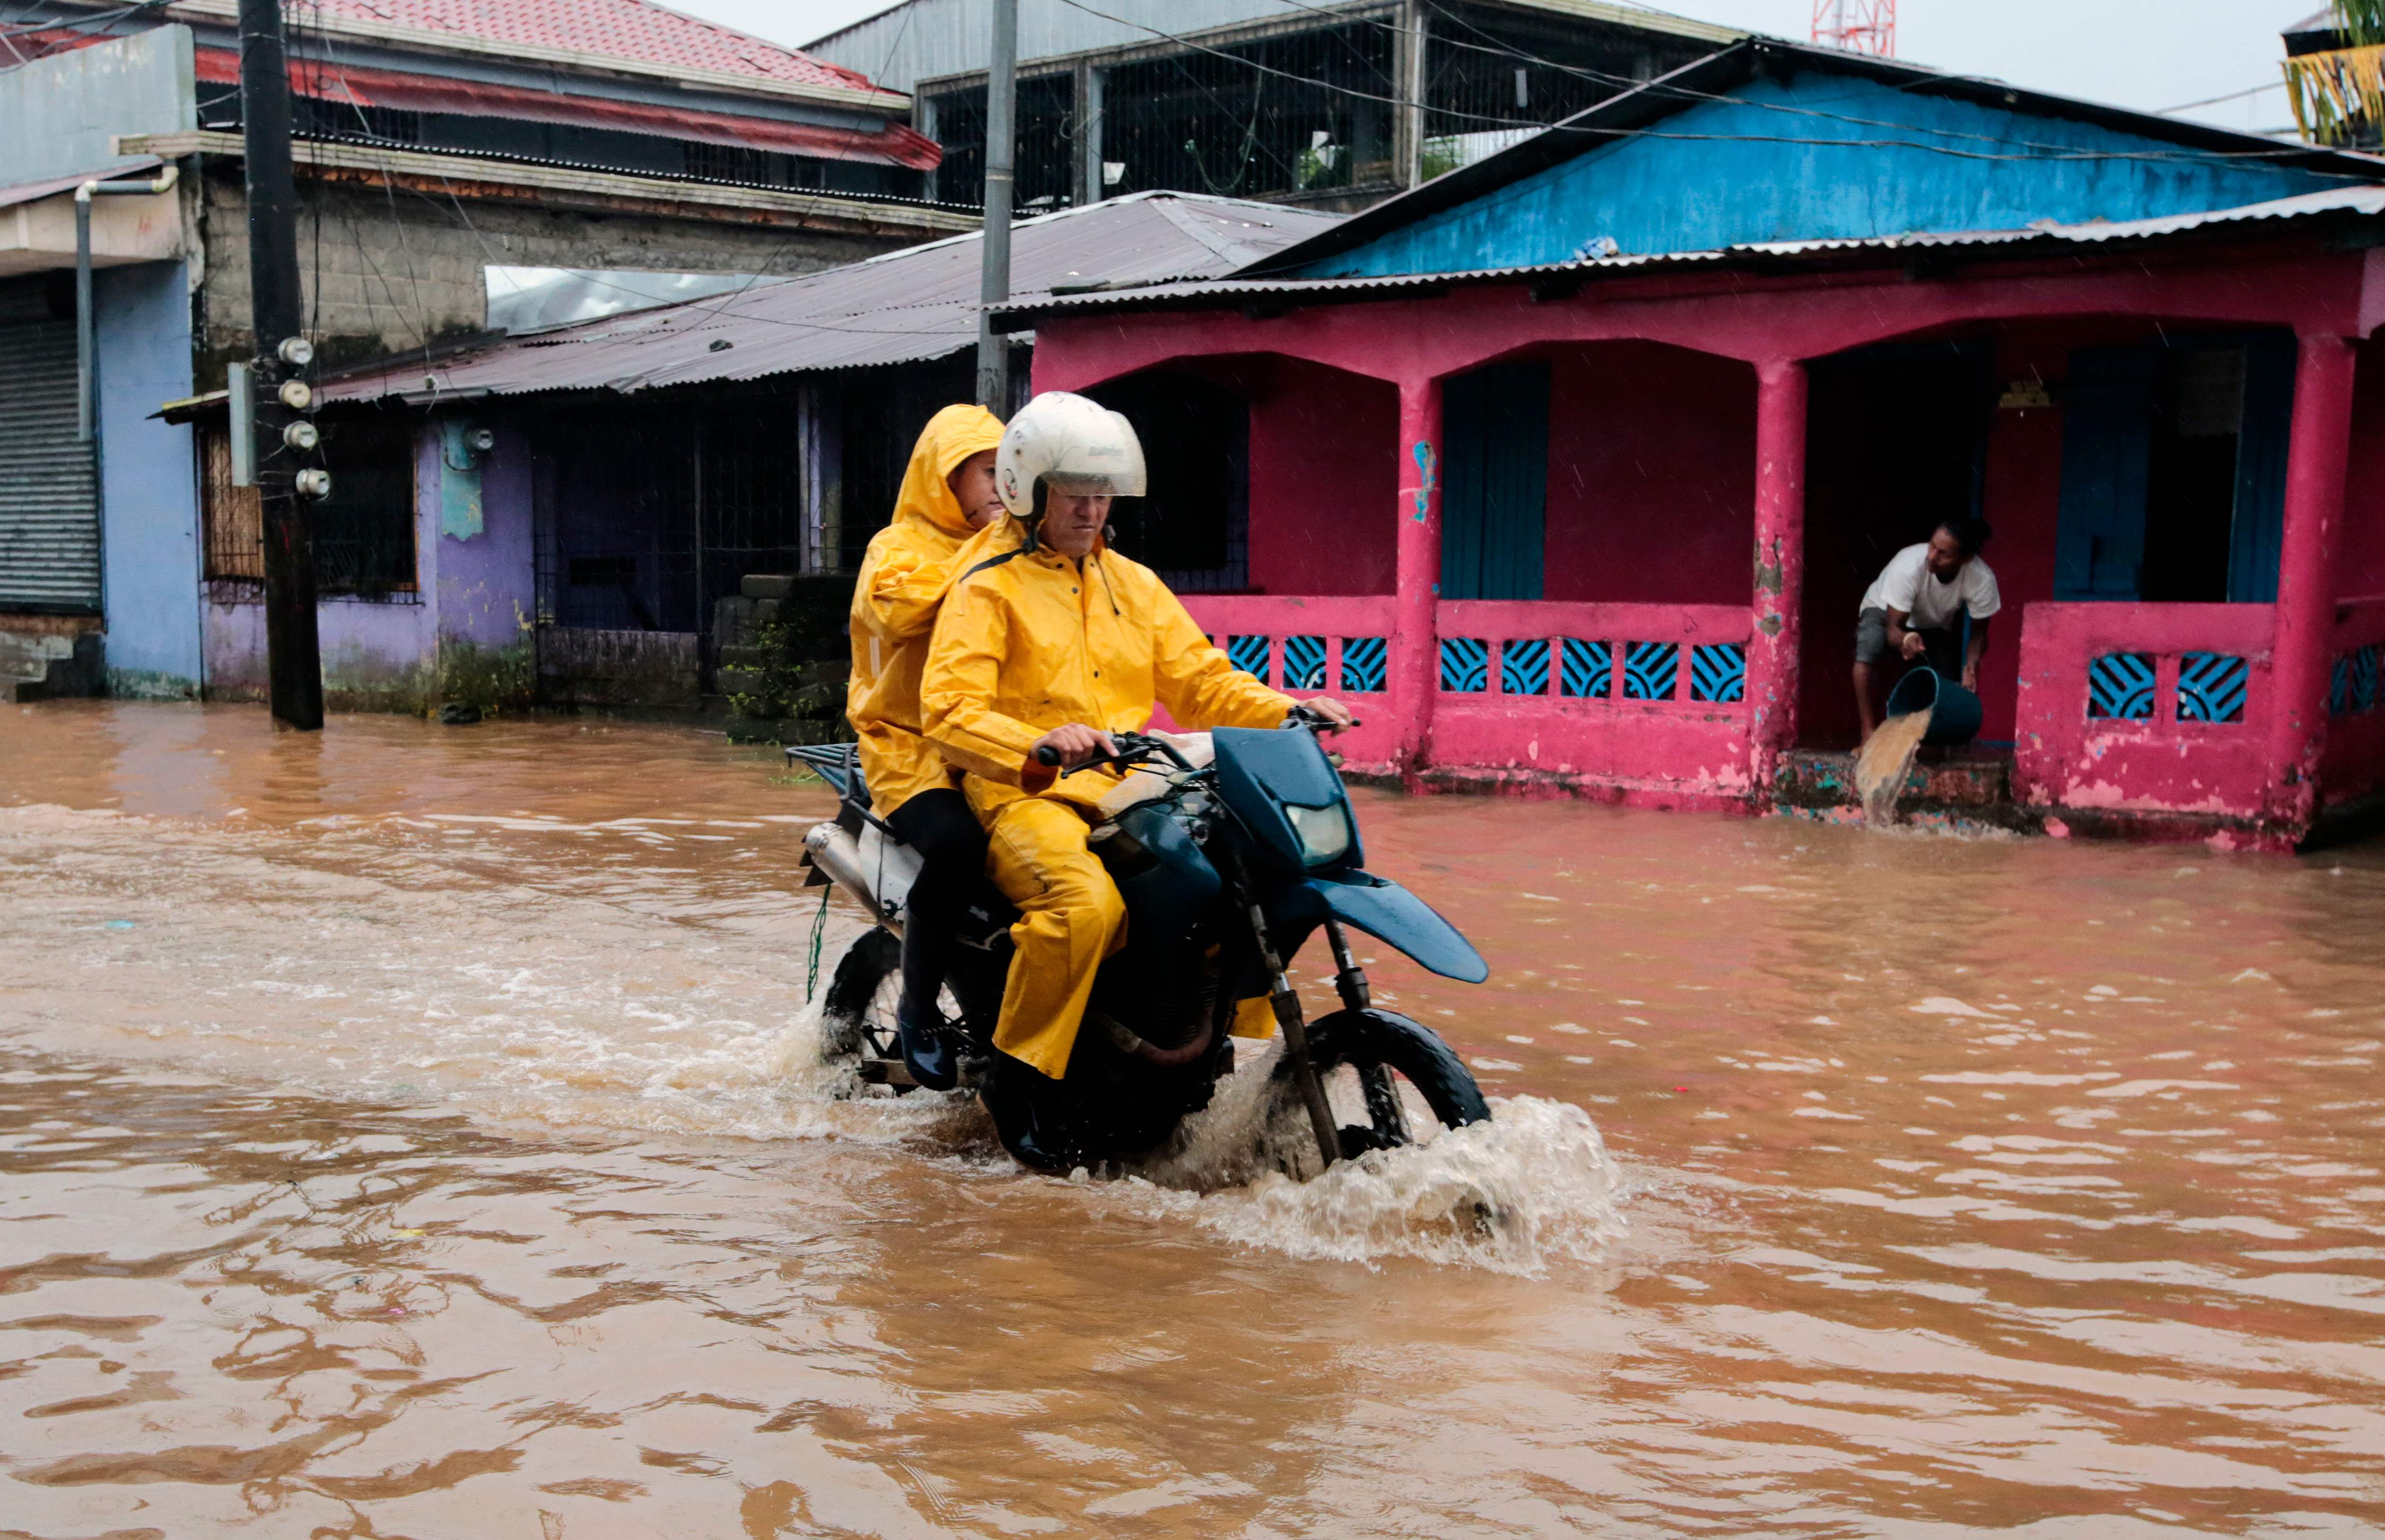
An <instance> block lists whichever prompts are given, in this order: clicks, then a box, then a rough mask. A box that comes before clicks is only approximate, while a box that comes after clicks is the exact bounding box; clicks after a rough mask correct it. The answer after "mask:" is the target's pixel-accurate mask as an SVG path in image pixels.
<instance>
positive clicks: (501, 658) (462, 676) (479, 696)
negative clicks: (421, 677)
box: [437, 637, 537, 716]
mask: <svg viewBox="0 0 2385 1540" xmlns="http://www.w3.org/2000/svg"><path fill="white" fill-rule="evenodd" d="M536 683H537V663H536V661H535V659H534V658H533V657H532V653H531V642H530V639H529V638H528V637H524V638H523V639H522V640H520V641H518V642H516V643H513V644H511V645H507V646H503V647H484V646H481V645H479V644H478V643H475V642H459V641H455V640H452V639H450V640H443V641H442V642H441V643H440V644H439V679H438V688H437V695H438V699H439V702H440V703H441V704H442V705H459V706H476V707H480V708H481V712H482V713H483V714H485V715H491V716H493V715H494V714H496V713H497V712H500V711H506V710H514V711H520V710H526V709H527V708H528V707H529V706H530V703H531V693H532V691H533V689H534V688H535V686H536Z"/></svg>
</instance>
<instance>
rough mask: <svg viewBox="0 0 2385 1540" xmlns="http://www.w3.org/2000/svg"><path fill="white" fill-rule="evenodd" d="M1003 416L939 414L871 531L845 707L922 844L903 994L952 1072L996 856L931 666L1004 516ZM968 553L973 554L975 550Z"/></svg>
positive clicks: (927, 1056) (909, 1023)
mask: <svg viewBox="0 0 2385 1540" xmlns="http://www.w3.org/2000/svg"><path fill="white" fill-rule="evenodd" d="M1001 442H1002V423H1001V420H1000V419H997V418H996V417H995V416H994V415H993V413H992V412H989V411H987V410H986V409H985V408H984V407H945V408H944V409H943V410H942V411H940V412H938V413H937V414H936V415H935V416H933V417H931V418H930V419H928V426H927V427H926V429H925V430H924V431H922V432H920V434H919V442H918V445H917V446H915V447H914V448H913V449H912V451H911V463H910V465H909V467H908V468H907V469H906V470H905V471H904V473H903V488H902V491H901V492H900V493H899V494H898V495H896V497H895V502H894V517H893V520H892V521H891V522H890V523H888V525H887V526H886V528H884V529H882V530H880V531H879V532H878V533H877V535H876V536H875V537H874V538H873V539H872V540H871V541H870V542H869V551H868V555H867V556H865V557H862V561H861V575H860V577H859V578H858V579H857V580H856V581H855V583H854V588H853V614H852V629H853V682H852V683H851V684H849V685H848V686H847V687H846V690H845V697H844V702H845V704H844V712H845V716H846V718H847V720H850V721H851V722H852V723H853V731H854V734H855V736H856V737H857V738H859V739H860V740H861V769H862V773H863V775H864V776H865V777H867V778H868V783H869V796H870V803H871V807H872V810H873V811H875V812H876V813H877V814H878V816H879V817H880V818H881V819H884V820H886V822H887V824H888V826H889V827H891V828H892V829H893V831H894V833H896V834H897V835H898V836H899V837H900V838H901V839H902V840H903V842H904V843H905V845H910V846H911V847H912V848H913V849H914V850H917V851H918V853H919V858H920V862H921V864H920V869H919V875H918V878H917V879H916V880H915V881H914V882H913V883H912V885H911V894H910V897H909V900H908V903H907V906H906V907H907V910H908V915H907V922H906V923H905V926H904V928H903V999H902V1004H901V1005H900V1006H899V1007H898V1008H896V1011H895V1022H896V1025H897V1027H898V1029H899V1033H898V1034H899V1035H900V1037H901V1038H902V1041H903V1057H904V1059H905V1062H906V1063H908V1064H909V1066H910V1069H911V1073H912V1076H913V1078H915V1079H917V1080H918V1081H919V1082H920V1083H922V1084H924V1085H929V1086H932V1087H935V1088H937V1089H940V1090H941V1089H943V1088H944V1087H947V1086H950V1085H951V1084H952V1083H953V1078H954V1075H953V1068H954V1067H953V1062H952V1050H951V1049H950V1047H948V1046H947V1045H945V1044H944V1042H943V1039H942V1038H941V1037H940V1036H939V1035H938V1034H937V1033H936V1031H935V1026H936V1010H937V1007H936V996H937V994H938V993H939V991H940V990H941V989H942V988H943V978H944V969H945V964H946V961H947V959H948V958H949V957H950V955H951V953H950V949H951V946H952V945H953V943H952V936H953V933H954V932H955V929H956V927H957V925H958V923H959V920H960V918H961V908H962V906H963V904H964V903H965V902H966V901H967V898H968V894H969V892H970V890H971V889H972V887H974V886H975V884H976V883H978V882H979V881H980V873H981V871H982V870H983V868H984V864H985V835H984V833H983V831H982V830H980V828H979V826H978V821H977V819H976V818H975V816H973V815H972V814H971V813H970V811H969V808H968V804H967V803H966V802H964V801H963V800H962V798H961V795H960V793H959V792H957V791H955V789H954V787H953V773H952V770H951V768H950V767H949V766H947V765H946V764H945V763H944V759H943V756H942V755H940V754H938V753H937V752H936V750H935V748H934V746H933V745H930V743H929V742H928V740H927V739H926V738H925V737H923V736H921V735H920V718H919V670H920V667H921V665H922V664H923V663H925V662H926V660H927V654H928V638H929V634H930V631H931V630H932V629H933V627H934V625H935V621H936V610H937V607H938V606H940V605H942V604H943V599H944V594H945V591H946V590H947V589H948V588H949V587H950V586H951V585H952V580H953V578H954V577H955V575H956V574H957V573H959V572H961V571H964V570H967V565H968V563H969V562H971V561H973V560H974V559H975V556H974V553H975V552H977V551H978V550H979V548H980V546H981V545H983V542H984V537H983V536H980V535H979V534H978V533H977V532H978V531H980V530H981V529H984V528H985V527H986V526H987V525H989V524H993V523H996V522H999V521H1001V520H1002V518H1003V506H1002V499H1001V498H1000V497H999V496H998V495H996V494H995V492H994V486H993V462H994V449H995V446H996V445H997V444H1000V443H1001ZM964 553H971V554H970V555H964Z"/></svg>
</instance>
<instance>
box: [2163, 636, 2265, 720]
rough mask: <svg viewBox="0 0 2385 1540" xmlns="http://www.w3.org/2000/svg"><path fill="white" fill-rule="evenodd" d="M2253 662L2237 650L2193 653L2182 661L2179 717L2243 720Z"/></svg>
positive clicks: (2182, 657)
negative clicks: (2234, 652) (2238, 654)
mask: <svg viewBox="0 0 2385 1540" xmlns="http://www.w3.org/2000/svg"><path fill="white" fill-rule="evenodd" d="M2252 679H2253V665H2252V663H2251V661H2250V660H2249V659H2246V658H2243V657H2237V656H2236V655H2235V654H2233V653H2224V652H2191V653H2187V654H2184V655H2183V656H2181V657H2179V661H2178V720H2179V721H2182V722H2241V721H2242V720H2244V698H2245V695H2246V693H2247V691H2248V689H2249V687H2250V685H2251V683H2252Z"/></svg>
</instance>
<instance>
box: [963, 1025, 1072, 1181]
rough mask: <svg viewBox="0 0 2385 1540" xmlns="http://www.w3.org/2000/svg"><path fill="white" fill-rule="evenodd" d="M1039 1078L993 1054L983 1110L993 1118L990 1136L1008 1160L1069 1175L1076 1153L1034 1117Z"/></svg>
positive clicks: (1011, 1060)
mask: <svg viewBox="0 0 2385 1540" xmlns="http://www.w3.org/2000/svg"><path fill="white" fill-rule="evenodd" d="M1041 1080H1043V1076H1042V1075H1040V1074H1038V1073H1036V1071H1034V1070H1030V1069H1029V1068H1028V1067H1027V1066H1025V1065H1024V1064H1021V1063H1019V1062H1018V1060H1017V1059H1014V1058H1005V1057H1004V1056H1002V1055H1000V1054H996V1055H995V1056H994V1069H993V1084H991V1085H989V1086H987V1087H986V1090H985V1109H986V1110H987V1111H988V1112H991V1113H993V1132H994V1134H995V1136H996V1137H998V1138H999V1139H1001V1141H1002V1147H1003V1148H1004V1149H1006V1150H1008V1151H1009V1152H1010V1158H1012V1159H1014V1160H1016V1161H1018V1163H1019V1164H1020V1165H1022V1166H1026V1167H1028V1168H1030V1170H1034V1171H1069V1170H1072V1169H1074V1168H1075V1167H1076V1166H1077V1165H1078V1164H1079V1161H1078V1159H1077V1152H1076V1150H1075V1149H1074V1147H1072V1146H1070V1145H1069V1143H1068V1141H1067V1140H1066V1139H1065V1138H1063V1137H1060V1136H1059V1135H1058V1134H1057V1132H1056V1131H1055V1130H1052V1129H1049V1128H1046V1127H1044V1126H1043V1119H1042V1118H1040V1117H1038V1116H1037V1108H1038V1104H1039V1103H1040V1102H1041V1101H1042V1097H1041V1096H1038V1095H1037V1091H1038V1089H1039V1087H1038V1086H1037V1085H1036V1084H1035V1083H1036V1082H1038V1081H1041Z"/></svg>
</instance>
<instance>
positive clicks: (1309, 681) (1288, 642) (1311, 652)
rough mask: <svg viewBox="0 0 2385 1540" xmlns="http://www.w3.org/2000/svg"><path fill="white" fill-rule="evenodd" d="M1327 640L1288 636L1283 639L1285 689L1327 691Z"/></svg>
mask: <svg viewBox="0 0 2385 1540" xmlns="http://www.w3.org/2000/svg"><path fill="white" fill-rule="evenodd" d="M1326 687H1327V686H1326V683H1325V638H1323V637H1322V636H1287V637H1285V638H1284V639H1283V688H1285V689H1287V690H1322V689H1325V688H1326Z"/></svg>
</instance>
